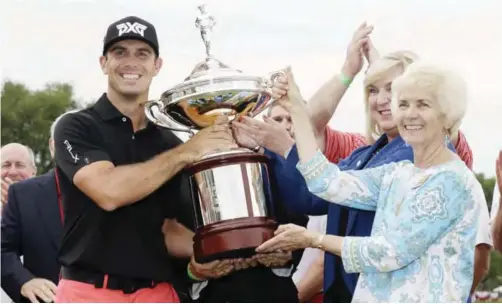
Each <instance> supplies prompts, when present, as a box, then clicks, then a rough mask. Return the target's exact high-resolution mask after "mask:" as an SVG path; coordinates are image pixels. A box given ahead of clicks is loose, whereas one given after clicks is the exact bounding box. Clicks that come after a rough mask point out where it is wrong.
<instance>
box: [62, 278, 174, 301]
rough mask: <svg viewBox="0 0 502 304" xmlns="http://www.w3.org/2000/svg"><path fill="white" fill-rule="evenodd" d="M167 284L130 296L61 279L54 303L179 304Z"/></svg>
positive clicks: (140, 290) (138, 291)
mask: <svg viewBox="0 0 502 304" xmlns="http://www.w3.org/2000/svg"><path fill="white" fill-rule="evenodd" d="M179 301H180V300H179V298H178V294H177V293H176V291H175V290H174V288H173V286H172V285H171V284H169V283H161V284H158V285H157V286H155V287H154V288H142V289H139V290H137V291H136V292H134V293H131V294H125V293H123V292H122V291H121V290H111V289H105V288H96V287H95V286H94V285H92V284H87V283H82V282H78V281H70V280H65V279H62V280H61V281H59V284H58V289H57V290H56V303H83V302H85V303H179Z"/></svg>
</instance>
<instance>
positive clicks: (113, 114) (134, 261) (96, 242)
mask: <svg viewBox="0 0 502 304" xmlns="http://www.w3.org/2000/svg"><path fill="white" fill-rule="evenodd" d="M54 137H55V147H56V149H55V150H56V151H55V160H56V167H57V172H58V176H59V179H60V186H61V192H62V199H63V208H64V220H65V224H64V232H63V233H64V234H63V240H62V243H61V247H60V251H59V261H60V263H61V264H62V265H64V266H73V267H79V268H83V269H85V270H89V271H97V272H101V273H106V274H111V275H119V276H124V277H127V278H133V279H134V278H137V279H150V280H159V281H171V280H172V266H171V263H172V260H171V258H170V257H169V256H168V253H167V249H166V247H165V243H164V236H163V233H162V231H161V228H162V223H163V221H164V219H165V218H173V217H175V216H176V209H177V207H176V204H179V203H180V202H179V201H180V200H183V199H185V200H186V199H187V196H186V195H187V193H180V192H181V191H180V182H181V178H180V176H179V175H178V176H176V177H175V178H173V179H171V180H170V181H168V182H166V183H165V184H164V185H163V186H162V187H160V188H159V189H158V190H156V191H155V192H153V193H152V194H150V195H149V196H147V197H145V198H144V199H143V200H141V201H139V202H136V203H134V204H132V205H128V206H126V207H122V208H119V209H116V210H115V211H112V212H108V211H105V210H103V209H101V208H100V207H99V206H98V205H97V204H96V203H94V202H93V201H92V200H91V199H90V198H89V197H87V196H86V195H85V194H84V193H83V192H81V191H80V190H79V189H78V188H77V187H76V186H75V185H74V184H73V176H74V175H75V173H76V172H77V171H78V170H79V169H81V168H82V167H84V166H86V165H88V164H91V163H93V162H96V161H111V162H112V163H113V164H114V165H115V166H121V165H129V164H134V163H141V162H144V161H147V160H149V159H151V158H153V157H154V156H155V155H158V154H160V153H162V152H164V151H167V150H169V149H172V148H173V147H175V146H177V145H179V144H181V143H182V142H181V141H180V139H179V138H177V137H176V136H175V135H174V134H173V133H172V132H171V131H169V130H167V129H164V128H161V127H157V126H156V125H154V124H152V123H149V124H148V126H147V127H146V128H145V129H142V130H140V131H138V132H136V133H134V132H133V127H132V123H131V120H130V119H129V118H128V117H126V116H124V115H123V114H122V113H120V112H119V111H118V110H117V109H116V108H115V107H114V106H113V105H112V104H111V103H110V101H109V100H108V98H107V97H106V94H104V95H103V96H102V97H101V98H100V99H99V100H98V101H97V102H96V103H95V104H94V105H93V106H92V107H90V108H87V109H85V110H82V111H80V112H77V113H71V114H67V115H65V116H63V118H62V119H61V120H60V121H59V122H58V124H57V126H56V130H55V136H54ZM146 174H148V173H147V172H145V175H146ZM183 195H184V196H183Z"/></svg>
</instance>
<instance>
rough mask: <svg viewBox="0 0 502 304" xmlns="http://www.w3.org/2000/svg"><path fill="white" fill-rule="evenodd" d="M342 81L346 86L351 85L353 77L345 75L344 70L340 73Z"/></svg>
mask: <svg viewBox="0 0 502 304" xmlns="http://www.w3.org/2000/svg"><path fill="white" fill-rule="evenodd" d="M340 82H341V83H342V84H343V85H344V86H346V87H349V86H350V84H351V83H352V78H350V77H347V76H345V74H344V73H343V72H341V73H340Z"/></svg>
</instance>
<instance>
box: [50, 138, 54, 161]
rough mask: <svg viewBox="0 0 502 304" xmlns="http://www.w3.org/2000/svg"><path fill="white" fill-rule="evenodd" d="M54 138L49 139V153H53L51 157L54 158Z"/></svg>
mask: <svg viewBox="0 0 502 304" xmlns="http://www.w3.org/2000/svg"><path fill="white" fill-rule="evenodd" d="M54 150H55V147H54V139H52V138H51V139H49V153H50V154H51V158H52V159H54Z"/></svg>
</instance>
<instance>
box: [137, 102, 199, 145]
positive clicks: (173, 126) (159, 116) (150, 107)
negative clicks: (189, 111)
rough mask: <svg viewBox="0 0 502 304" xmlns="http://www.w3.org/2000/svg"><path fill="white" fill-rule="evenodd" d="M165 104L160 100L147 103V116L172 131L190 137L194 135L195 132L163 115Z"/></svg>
mask: <svg viewBox="0 0 502 304" xmlns="http://www.w3.org/2000/svg"><path fill="white" fill-rule="evenodd" d="M163 107H164V104H163V103H162V101H160V100H159V99H154V100H150V101H147V102H146V103H145V115H146V117H147V118H148V119H149V120H150V121H151V122H153V123H154V124H156V125H158V126H161V127H164V128H166V129H169V130H171V131H178V132H185V133H189V134H190V137H192V136H193V135H194V132H193V130H192V129H191V128H189V127H182V126H181V125H180V124H178V123H176V122H175V121H174V120H173V119H172V118H171V117H169V116H168V115H166V114H164V113H162V111H161V109H162V108H163Z"/></svg>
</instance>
